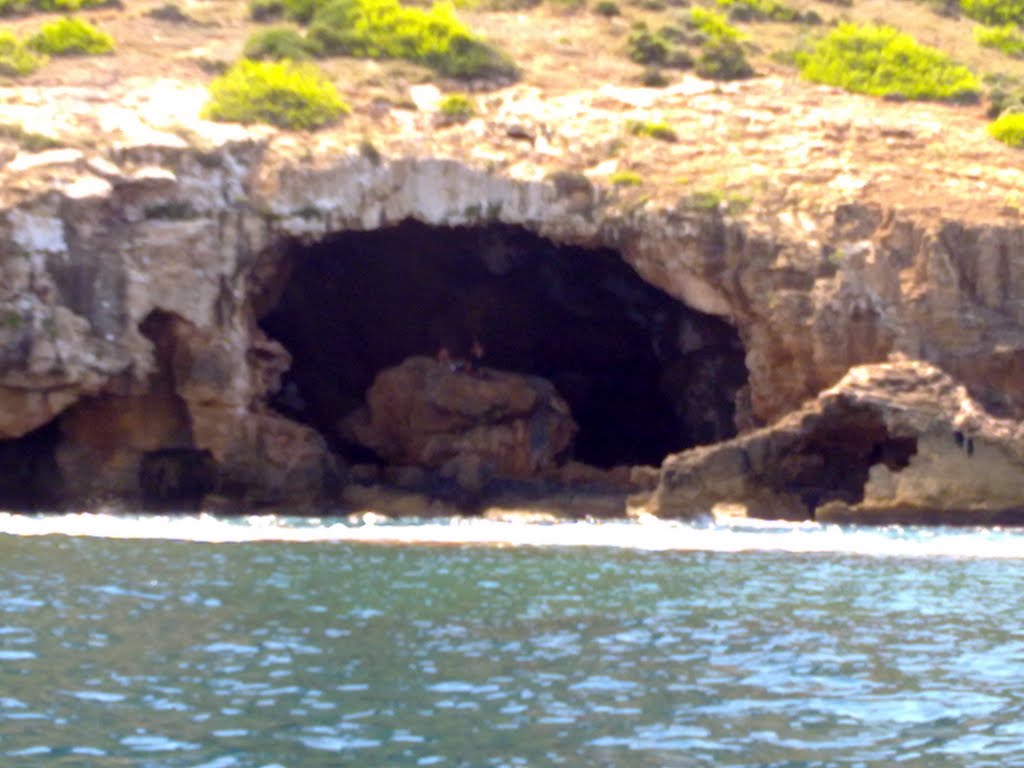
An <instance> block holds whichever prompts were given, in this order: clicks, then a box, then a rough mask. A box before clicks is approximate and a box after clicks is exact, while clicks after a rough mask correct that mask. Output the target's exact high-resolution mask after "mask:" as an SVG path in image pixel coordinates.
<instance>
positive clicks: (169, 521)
mask: <svg viewBox="0 0 1024 768" xmlns="http://www.w3.org/2000/svg"><path fill="white" fill-rule="evenodd" d="M0 534H9V535H12V536H51V535H63V536H76V537H93V538H105V539H137V540H146V539H149V540H175V541H194V542H204V543H244V542H262V541H282V542H357V543H369V544H390V545H452V546H499V547H522V546H530V547H610V548H615V549H634V550H646V551H681V552H694V551H704V552H748V551H758V552H791V553H795V554H811V553H818V554H826V553H838V554H851V555H872V556H884V557H971V558H997V559H1024V546H1022V545H1024V531H1016V530H1015V531H1001V530H999V529H971V530H961V529H909V530H904V529H902V528H898V527H894V528H852V529H844V528H840V527H838V526H821V525H816V524H813V523H802V524H791V523H769V522H759V521H754V520H743V521H737V522H734V523H731V524H728V525H714V526H701V525H694V524H690V523H681V522H675V521H658V520H655V521H650V522H645V523H636V522H630V521H610V522H600V523H594V522H579V521H566V522H561V523H553V524H536V523H533V524H531V523H508V522H496V521H490V520H483V519H474V518H453V519H449V520H445V521H442V522H437V521H430V522H423V523H416V522H409V523H403V522H401V521H398V522H388V523H386V524H368V525H367V524H359V522H358V521H355V522H353V521H351V520H343V519H333V520H328V521H318V520H309V519H301V518H292V519H285V518H278V517H275V516H256V517H247V518H218V517H213V516H211V515H198V516H126V515H119V514H109V513H81V514H67V515H19V514H11V513H0Z"/></svg>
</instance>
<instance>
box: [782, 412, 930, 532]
mask: <svg viewBox="0 0 1024 768" xmlns="http://www.w3.org/2000/svg"><path fill="white" fill-rule="evenodd" d="M916 453H917V439H916V438H914V437H895V436H892V435H890V434H889V430H888V429H887V427H886V425H885V422H884V420H883V418H882V416H881V414H880V413H878V411H877V410H875V409H873V408H870V407H867V406H854V405H849V404H845V403H840V404H838V405H835V406H833V407H832V408H831V409H830V410H829V411H827V412H826V413H825V414H824V418H823V419H822V421H821V423H820V424H818V425H817V426H816V427H815V428H814V429H812V430H810V432H809V433H808V435H807V436H806V437H805V438H804V439H803V440H801V441H800V443H799V444H798V445H797V446H795V448H794V449H793V450H791V451H789V452H788V453H787V454H786V455H785V456H784V457H782V459H781V462H780V465H779V466H778V467H775V470H774V472H773V474H774V478H773V481H774V482H773V484H774V485H775V487H776V488H777V489H780V490H785V491H788V492H790V493H795V494H796V495H797V496H799V498H800V500H801V501H802V502H803V504H804V505H805V506H806V508H807V510H808V512H810V513H812V514H813V512H814V510H815V509H817V508H818V507H819V506H821V505H823V504H827V503H829V502H841V503H843V504H849V505H853V504H858V503H860V502H862V501H863V500H864V488H865V486H866V485H867V482H868V476H869V474H870V471H871V467H873V466H875V465H876V464H884V465H885V466H886V467H887V468H888V469H890V470H892V471H893V472H898V471H899V470H901V469H905V468H906V467H907V466H908V465H909V464H910V460H911V458H913V456H914V454H916Z"/></svg>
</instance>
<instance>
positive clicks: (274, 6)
mask: <svg viewBox="0 0 1024 768" xmlns="http://www.w3.org/2000/svg"><path fill="white" fill-rule="evenodd" d="M324 2H325V0H249V16H250V17H251V18H252V19H253V20H254V21H270V20H272V19H280V18H282V17H283V18H287V19H291V20H292V21H297V22H299V23H300V24H308V23H309V22H310V20H311V19H312V18H313V14H314V13H316V11H317V9H318V8H319V7H320V6H322V5H323V4H324Z"/></svg>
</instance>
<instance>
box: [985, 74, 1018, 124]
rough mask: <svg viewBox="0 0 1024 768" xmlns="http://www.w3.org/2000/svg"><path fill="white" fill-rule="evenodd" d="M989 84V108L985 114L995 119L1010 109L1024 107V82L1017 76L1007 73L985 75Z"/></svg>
mask: <svg viewBox="0 0 1024 768" xmlns="http://www.w3.org/2000/svg"><path fill="white" fill-rule="evenodd" d="M985 84H986V85H987V86H988V88H989V91H988V94H987V95H988V109H986V110H985V114H986V115H987V116H988V117H989V118H990V119H994V118H997V117H999V116H1000V115H1001V114H1003V112H1005V111H1006V110H1008V109H1013V110H1020V109H1024V83H1022V82H1021V81H1020V80H1019V79H1017V78H1015V77H1011V76H1009V75H1005V74H990V75H986V76H985Z"/></svg>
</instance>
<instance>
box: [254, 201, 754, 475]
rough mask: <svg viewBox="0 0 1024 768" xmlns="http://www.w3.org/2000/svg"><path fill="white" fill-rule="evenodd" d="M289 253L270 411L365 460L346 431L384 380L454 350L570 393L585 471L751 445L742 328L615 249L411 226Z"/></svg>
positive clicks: (271, 294)
mask: <svg viewBox="0 0 1024 768" xmlns="http://www.w3.org/2000/svg"><path fill="white" fill-rule="evenodd" d="M286 248H287V252H286V253H285V254H284V259H283V262H282V263H283V265H284V266H283V268H282V273H281V274H279V275H277V277H276V278H274V279H272V280H270V281H269V282H268V284H267V285H266V286H261V288H262V290H263V293H262V294H260V295H259V296H260V297H259V298H258V300H256V301H255V302H254V303H255V304H256V309H257V314H258V315H259V317H260V320H259V322H260V326H261V328H262V329H263V331H264V332H265V333H266V334H267V335H268V336H270V337H271V338H273V339H275V340H277V341H278V342H280V343H281V344H282V345H283V346H284V347H285V348H286V349H287V350H288V351H289V353H290V354H291V356H292V365H291V368H290V370H289V371H287V372H286V374H285V375H284V377H283V379H282V385H281V388H280V389H279V391H278V392H277V394H276V395H275V396H274V398H273V400H272V402H271V405H272V406H273V407H274V408H275V409H277V410H278V411H279V412H281V413H283V414H284V415H286V416H288V417H290V418H293V419H296V420H300V421H303V422H304V423H308V424H310V425H312V426H314V427H315V428H317V429H318V430H319V432H320V433H321V434H323V435H324V436H325V438H326V439H327V440H328V442H329V443H330V444H331V445H332V448H333V449H334V450H335V451H337V452H338V453H339V454H341V455H342V456H343V457H345V458H346V459H347V460H349V461H351V462H365V461H376V457H375V456H373V455H372V454H370V453H368V452H367V450H366V449H364V448H361V447H360V446H358V445H354V444H352V443H350V442H346V440H345V438H343V437H342V436H341V433H340V431H339V428H338V427H339V424H340V423H341V422H342V421H343V420H344V419H345V418H346V417H347V416H348V415H349V414H350V413H352V412H353V411H354V410H355V409H357V408H358V407H360V406H361V405H362V404H363V402H364V397H365V395H366V392H367V389H368V388H369V387H370V385H371V384H372V383H373V381H374V378H375V377H376V376H377V374H378V373H380V372H381V371H382V370H384V369H386V368H389V367H391V366H395V365H398V364H399V363H401V362H402V361H403V360H405V359H406V358H408V357H411V356H414V355H426V356H431V357H434V356H437V355H438V354H439V352H440V351H441V350H444V351H445V353H447V354H449V355H451V357H452V358H454V359H468V358H469V357H470V355H471V352H472V349H473V346H474V344H475V343H476V342H479V346H480V348H481V350H480V351H482V352H483V357H482V360H481V364H482V365H483V366H485V367H489V368H495V369H500V370H505V371H510V372H515V373H521V374H528V375H533V376H540V377H542V378H544V379H547V380H548V381H550V382H551V383H552V384H553V385H554V386H555V388H556V390H557V391H558V392H559V394H560V395H561V396H562V397H563V398H564V399H565V401H566V402H567V403H568V405H569V408H570V410H571V412H572V416H573V418H574V419H575V420H576V423H577V424H578V426H579V432H578V433H577V435H576V440H575V446H574V458H575V459H576V460H578V461H581V462H583V463H586V464H590V465H593V466H597V467H602V468H608V467H612V466H616V465H624V464H628V465H638V464H646V465H655V464H660V462H661V461H662V459H663V458H664V457H665V456H666V455H667V454H669V453H672V452H676V451H680V450H683V449H685V448H689V447H692V446H695V445H699V444H707V443H713V442H717V441H719V440H722V439H725V438H728V437H731V436H733V435H734V434H735V433H736V426H735V408H736V397H737V394H738V392H739V391H740V389H741V388H742V387H744V386H745V384H746V382H747V369H746V365H745V361H744V358H745V350H744V348H743V345H742V343H741V341H740V338H739V335H738V333H737V331H736V329H735V328H734V327H733V326H731V325H730V324H729V323H727V322H725V321H724V320H722V319H720V318H717V317H714V316H711V315H707V314H703V313H701V312H698V311H696V310H694V309H692V308H690V307H688V306H686V305H685V304H683V303H682V302H680V301H678V300H676V299H674V298H672V297H670V296H669V295H667V294H666V293H664V292H663V291H661V290H659V289H658V288H656V287H654V286H652V285H650V284H648V283H646V282H644V281H643V280H642V279H641V278H640V277H639V276H638V275H637V274H636V272H635V271H634V270H633V269H632V268H631V267H630V266H629V265H628V264H627V263H626V262H625V261H624V260H623V258H622V257H621V256H620V254H619V253H617V252H616V251H614V250H611V249H607V248H584V247H579V246H572V245H561V244H558V243H555V242H553V241H551V240H548V239H546V238H543V237H540V236H538V235H536V234H534V233H532V232H530V231H529V230H527V229H525V228H522V227H518V226H513V225H500V224H492V225H487V226H480V227H439V226H428V225H425V224H422V223H419V222H416V221H412V220H407V221H404V222H403V223H401V224H398V225H396V226H391V227H388V228H384V229H378V230H372V231H343V232H338V233H336V234H332V235H330V236H328V237H326V238H324V239H323V240H321V241H319V242H316V243H313V244H310V245H301V244H296V243H291V244H288V245H287V246H286Z"/></svg>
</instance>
